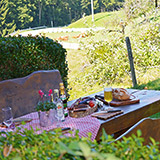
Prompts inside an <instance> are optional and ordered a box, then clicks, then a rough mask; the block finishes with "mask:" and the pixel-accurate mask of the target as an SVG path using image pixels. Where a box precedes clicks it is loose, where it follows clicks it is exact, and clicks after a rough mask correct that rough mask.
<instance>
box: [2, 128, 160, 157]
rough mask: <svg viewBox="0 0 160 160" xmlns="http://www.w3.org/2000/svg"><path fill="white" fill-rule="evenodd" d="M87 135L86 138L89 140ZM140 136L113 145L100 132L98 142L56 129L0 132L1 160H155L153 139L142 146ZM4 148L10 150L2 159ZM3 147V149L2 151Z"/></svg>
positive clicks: (157, 151)
mask: <svg viewBox="0 0 160 160" xmlns="http://www.w3.org/2000/svg"><path fill="white" fill-rule="evenodd" d="M90 136H91V135H89V137H90ZM111 142H112V143H111ZM142 142H143V138H142V137H141V133H140V132H137V136H135V135H133V136H132V137H129V138H125V139H124V140H123V141H121V142H120V141H118V142H114V139H113V138H112V137H111V136H108V135H107V134H105V133H103V136H102V140H101V142H99V143H98V142H96V141H91V140H90V138H79V136H78V132H76V135H75V137H72V136H70V137H65V136H64V135H62V133H61V132H60V129H57V130H55V131H54V132H53V131H50V132H43V133H42V134H39V135H37V134H34V131H33V130H24V132H23V133H21V134H19V130H18V129H17V130H16V131H15V132H8V133H3V132H1V133H0V159H1V160H31V159H34V160H53V159H54V160H57V159H58V160H120V159H121V160H140V159H141V160H151V159H154V160H158V159H160V153H159V149H158V145H157V144H156V142H155V141H154V140H152V142H153V143H152V144H150V145H148V146H144V145H143V144H142ZM5 146H8V147H9V146H10V147H11V148H10V149H12V151H11V152H10V154H9V155H8V157H4V150H6V147H5ZM4 148H5V149H4Z"/></svg>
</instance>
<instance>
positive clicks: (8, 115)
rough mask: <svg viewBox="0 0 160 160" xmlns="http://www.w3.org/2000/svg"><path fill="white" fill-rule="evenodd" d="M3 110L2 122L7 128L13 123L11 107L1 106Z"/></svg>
mask: <svg viewBox="0 0 160 160" xmlns="http://www.w3.org/2000/svg"><path fill="white" fill-rule="evenodd" d="M2 112H3V123H4V124H5V125H6V126H7V127H8V128H9V127H10V126H11V125H12V124H13V116H12V108H11V107H5V108H2Z"/></svg>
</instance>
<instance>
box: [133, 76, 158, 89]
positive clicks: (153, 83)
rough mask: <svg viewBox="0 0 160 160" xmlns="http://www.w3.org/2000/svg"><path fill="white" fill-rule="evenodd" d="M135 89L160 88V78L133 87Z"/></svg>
mask: <svg viewBox="0 0 160 160" xmlns="http://www.w3.org/2000/svg"><path fill="white" fill-rule="evenodd" d="M133 88H135V89H149V90H160V78H158V79H156V80H154V81H150V82H148V83H147V84H141V85H137V86H136V87H133Z"/></svg>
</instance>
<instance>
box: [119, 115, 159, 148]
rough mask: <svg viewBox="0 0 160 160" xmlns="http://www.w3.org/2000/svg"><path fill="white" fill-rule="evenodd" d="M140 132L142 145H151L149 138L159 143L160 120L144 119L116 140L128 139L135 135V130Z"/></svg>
mask: <svg viewBox="0 0 160 160" xmlns="http://www.w3.org/2000/svg"><path fill="white" fill-rule="evenodd" d="M138 129H139V130H141V132H142V137H143V138H144V140H145V141H144V143H143V144H144V145H146V144H149V143H151V140H150V137H152V138H154V139H155V140H156V141H157V142H160V119H151V118H144V119H142V120H140V121H139V122H138V123H136V124H135V125H134V126H132V127H131V128H130V129H129V130H128V131H126V132H125V133H124V134H122V135H121V136H120V137H118V138H117V139H116V140H122V139H123V137H129V136H131V135H132V134H135V135H137V130H138Z"/></svg>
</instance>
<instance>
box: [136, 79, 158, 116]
mask: <svg viewBox="0 0 160 160" xmlns="http://www.w3.org/2000/svg"><path fill="white" fill-rule="evenodd" d="M134 88H135V89H148V90H160V78H158V79H156V80H154V81H150V82H148V83H147V84H142V85H137V86H136V87H134ZM150 118H160V112H159V113H156V114H154V115H152V116H150Z"/></svg>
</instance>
